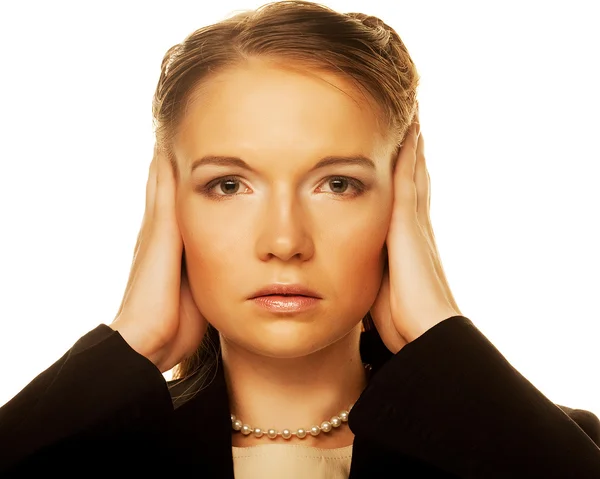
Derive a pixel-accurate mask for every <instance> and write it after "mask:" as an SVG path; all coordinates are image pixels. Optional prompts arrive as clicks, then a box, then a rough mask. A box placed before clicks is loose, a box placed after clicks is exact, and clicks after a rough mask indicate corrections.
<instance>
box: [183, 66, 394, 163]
mask: <svg viewBox="0 0 600 479" xmlns="http://www.w3.org/2000/svg"><path fill="white" fill-rule="evenodd" d="M382 144H383V141H382V138H381V135H380V126H379V124H378V119H377V115H376V114H375V112H374V111H373V108H372V107H371V105H369V103H368V101H367V100H366V98H365V97H363V95H362V94H361V93H360V91H358V90H357V89H356V88H355V87H354V86H353V85H352V83H351V82H349V81H348V80H345V79H344V78H341V77H339V76H337V75H333V74H329V73H323V72H315V71H308V70H307V71H301V70H293V69H288V68H283V67H281V66H277V65H273V64H267V63H265V62H248V63H247V64H244V65H240V66H237V67H235V68H231V69H228V70H226V71H223V72H220V73H218V74H216V75H214V76H212V77H210V79H209V80H207V81H205V82H203V83H202V84H201V85H200V86H199V87H198V88H197V90H196V92H195V94H194V95H193V97H192V98H191V99H190V101H189V103H188V105H187V107H186V111H185V114H184V116H183V118H182V122H181V124H180V128H179V130H178V134H177V135H176V137H175V141H174V149H175V153H176V156H177V157H178V159H180V160H183V161H186V162H190V161H192V160H193V159H195V157H197V156H198V155H199V154H205V153H214V154H217V153H219V154H220V153H227V154H230V153H235V154H238V155H245V154H248V155H250V156H252V154H256V153H260V154H268V153H273V154H279V155H281V154H284V153H285V154H286V155H290V154H292V152H293V153H294V154H298V155H305V157H306V156H313V155H322V156H325V155H328V154H359V153H361V154H364V155H368V156H371V157H372V156H377V151H379V150H380V149H381V147H382ZM224 150H227V151H224Z"/></svg>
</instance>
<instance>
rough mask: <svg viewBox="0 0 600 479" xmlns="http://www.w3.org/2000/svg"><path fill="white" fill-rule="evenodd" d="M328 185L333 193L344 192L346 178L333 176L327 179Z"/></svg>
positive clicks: (346, 184)
mask: <svg viewBox="0 0 600 479" xmlns="http://www.w3.org/2000/svg"><path fill="white" fill-rule="evenodd" d="M329 187H330V188H331V191H333V192H334V193H340V194H341V193H345V192H346V190H347V189H348V180H347V179H346V178H333V179H331V180H329Z"/></svg>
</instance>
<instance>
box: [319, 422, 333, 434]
mask: <svg viewBox="0 0 600 479" xmlns="http://www.w3.org/2000/svg"><path fill="white" fill-rule="evenodd" d="M321 431H323V432H329V431H331V423H330V422H329V421H323V422H322V423H321Z"/></svg>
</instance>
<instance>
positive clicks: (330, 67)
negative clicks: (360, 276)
mask: <svg viewBox="0 0 600 479" xmlns="http://www.w3.org/2000/svg"><path fill="white" fill-rule="evenodd" d="M251 58H257V59H265V60H275V61H281V60H283V61H285V62H286V65H294V66H295V67H301V68H304V69H309V70H310V69H313V70H315V71H325V72H330V73H334V74H337V75H339V76H340V77H343V78H345V79H348V80H350V81H352V82H353V84H354V85H356V87H357V88H358V89H359V90H360V91H362V92H363V93H364V94H365V98H366V99H367V101H369V102H370V103H371V104H373V105H374V107H375V111H376V112H377V114H378V115H377V116H378V118H379V119H381V125H382V127H383V133H384V134H385V135H389V138H390V141H393V142H395V144H396V146H398V145H399V144H400V142H401V141H402V139H403V138H404V136H405V135H406V132H407V130H408V128H409V126H410V124H411V123H412V121H413V118H414V116H415V113H416V112H417V108H418V104H417V86H418V82H419V76H418V74H417V70H416V67H415V65H414V63H413V61H412V59H411V57H410V55H409V54H408V51H407V49H406V47H405V45H404V43H403V42H402V40H401V39H400V36H399V35H398V34H397V33H396V32H395V31H394V30H393V29H392V28H391V27H389V26H388V25H387V24H385V23H384V22H383V21H382V20H380V19H379V18H377V17H373V16H369V15H365V14H362V13H345V14H344V13H338V12H336V11H334V10H332V9H330V8H328V7H325V6H323V5H319V4H317V3H312V2H306V1H295V0H292V1H281V2H274V3H269V4H266V5H263V6H262V7H260V8H258V9H256V10H252V11H245V12H242V13H238V14H236V15H234V16H232V17H230V18H227V19H225V20H223V21H220V22H218V23H215V24H213V25H209V26H206V27H203V28H200V29H198V30H196V31H195V32H193V33H191V34H190V35H188V36H187V37H186V38H185V39H184V40H183V42H181V43H179V44H177V45H175V46H173V47H171V48H170V49H169V50H168V51H167V53H166V54H165V56H164V59H163V61H162V66H161V73H160V78H159V81H158V85H157V87H156V92H155V94H154V98H153V102H152V114H153V121H154V129H155V133H156V140H157V143H158V145H159V147H161V148H164V149H165V150H166V151H167V152H168V154H169V157H170V158H171V163H172V166H173V168H174V169H175V170H177V163H176V161H175V159H174V155H173V154H172V141H173V138H174V137H175V135H176V134H177V129H178V126H179V125H180V123H181V119H182V117H183V115H184V114H185V108H186V104H187V102H189V101H190V99H191V96H192V95H193V94H194V92H195V90H196V89H197V87H199V85H200V84H201V83H202V82H205V81H210V76H211V75H212V74H216V73H218V72H219V71H223V70H224V69H226V68H230V67H235V66H236V65H239V64H240V63H241V62H244V61H246V60H248V59H251ZM363 324H364V327H365V329H370V328H371V327H372V322H371V318H370V315H367V316H366V317H365V319H364V320H363ZM216 337H218V336H215V334H214V331H212V330H210V331H209V333H207V335H206V338H205V340H204V341H203V343H202V344H201V346H200V348H199V349H198V351H197V352H196V354H194V355H192V356H191V357H189V358H187V359H185V360H183V361H182V362H181V363H180V364H179V365H178V366H177V367H176V368H175V369H174V376H173V377H174V378H176V379H182V378H186V377H189V376H191V375H192V374H194V373H196V372H198V370H199V369H203V368H209V367H212V365H214V364H215V360H216V356H218V350H217V348H215V346H214V344H213V343H211V341H213V342H214V339H215V338H216ZM211 338H212V339H211ZM200 376H206V375H203V374H201V375H200Z"/></svg>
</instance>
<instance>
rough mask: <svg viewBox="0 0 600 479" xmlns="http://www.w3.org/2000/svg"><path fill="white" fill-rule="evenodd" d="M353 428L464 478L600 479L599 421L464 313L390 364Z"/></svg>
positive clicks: (353, 418) (357, 410)
mask: <svg viewBox="0 0 600 479" xmlns="http://www.w3.org/2000/svg"><path fill="white" fill-rule="evenodd" d="M349 425H350V427H351V429H352V430H353V432H354V433H355V434H356V435H357V437H358V436H359V435H361V436H363V439H366V440H368V441H372V443H375V444H380V445H381V447H382V448H386V449H389V450H392V451H397V452H398V453H399V454H403V455H408V456H411V457H414V458H416V459H418V460H421V461H424V462H426V463H429V464H432V465H434V466H435V467H438V468H439V469H442V470H444V471H446V472H448V473H450V474H453V475H455V476H456V477H460V478H465V479H466V478H482V477H485V478H506V477H510V478H513V479H514V478H528V479H531V478H545V479H548V478H565V477H573V478H600V448H599V447H598V444H599V442H600V422H599V421H598V418H597V417H596V416H595V415H594V414H592V413H591V412H589V411H584V410H574V409H570V408H566V407H565V408H561V407H559V406H557V405H555V404H553V403H552V402H551V401H549V400H548V399H547V398H546V397H545V396H544V395H543V394H542V393H541V392H540V391H539V390H538V389H536V388H535V387H534V386H533V385H532V384H531V383H530V382H529V381H527V379H525V378H524V377H523V376H522V375H521V374H520V373H519V372H518V371H517V370H516V369H515V368H513V367H512V366H511V365H510V364H509V363H508V361H507V360H506V359H505V358H504V357H503V356H502V354H501V353H500V352H499V351H498V350H497V349H496V348H495V347H494V345H493V344H492V343H491V342H490V341H489V340H488V339H487V338H486V337H485V336H484V335H483V334H482V333H481V332H480V331H479V330H478V329H477V328H476V327H475V326H474V325H473V323H472V322H471V321H470V320H469V319H467V318H465V317H463V316H454V317H451V318H448V319H446V320H445V321H442V322H441V323H439V324H438V325H436V326H434V327H433V328H431V329H430V330H428V331H427V332H426V333H425V334H423V335H422V336H421V337H419V338H418V339H416V340H415V341H413V342H411V343H409V344H407V345H406V346H405V347H404V348H402V349H401V350H400V351H399V352H398V353H397V354H396V355H394V356H393V357H392V358H391V359H390V360H389V361H388V362H387V363H385V364H384V365H383V366H382V367H381V369H380V370H378V371H377V373H376V374H375V375H374V377H373V378H372V379H371V381H370V382H369V385H368V386H367V388H366V389H365V391H364V392H363V394H362V395H361V397H360V398H359V400H358V401H357V403H356V404H355V406H354V407H353V409H352V411H351V413H350V417H349ZM398 472H401V471H398Z"/></svg>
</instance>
